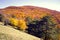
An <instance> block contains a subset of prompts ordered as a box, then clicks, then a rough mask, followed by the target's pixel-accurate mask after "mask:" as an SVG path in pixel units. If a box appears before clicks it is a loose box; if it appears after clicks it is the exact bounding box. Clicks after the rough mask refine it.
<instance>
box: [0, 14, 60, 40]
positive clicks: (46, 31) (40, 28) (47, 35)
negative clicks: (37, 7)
mask: <svg viewBox="0 0 60 40" xmlns="http://www.w3.org/2000/svg"><path fill="white" fill-rule="evenodd" d="M52 19H53V20H52ZM0 21H1V22H4V25H11V26H13V28H16V29H18V30H22V31H25V32H27V33H28V34H31V35H34V36H37V37H39V38H42V39H44V40H59V39H58V38H59V37H58V33H59V31H58V28H57V23H56V22H55V21H54V17H53V16H51V15H46V16H44V17H43V18H40V19H34V20H33V19H32V18H30V17H26V18H25V20H24V19H20V20H18V19H17V18H16V17H15V16H14V15H12V16H11V17H10V18H8V19H7V18H4V15H3V14H0Z"/></svg>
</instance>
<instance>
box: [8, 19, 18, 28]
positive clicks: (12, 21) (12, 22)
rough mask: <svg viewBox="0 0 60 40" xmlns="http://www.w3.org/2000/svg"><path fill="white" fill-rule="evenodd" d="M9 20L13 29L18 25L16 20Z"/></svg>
mask: <svg viewBox="0 0 60 40" xmlns="http://www.w3.org/2000/svg"><path fill="white" fill-rule="evenodd" d="M9 20H10V23H11V24H12V25H14V26H15V27H16V26H17V25H18V20H17V19H16V18H10V19H9Z"/></svg>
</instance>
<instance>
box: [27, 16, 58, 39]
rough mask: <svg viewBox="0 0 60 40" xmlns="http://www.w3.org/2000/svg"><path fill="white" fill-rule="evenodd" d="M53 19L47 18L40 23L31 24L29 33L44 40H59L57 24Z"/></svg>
mask: <svg viewBox="0 0 60 40" xmlns="http://www.w3.org/2000/svg"><path fill="white" fill-rule="evenodd" d="M51 18H52V16H45V17H43V18H42V19H41V20H39V21H38V20H36V21H34V23H35V24H32V23H29V25H27V26H28V29H27V30H28V33H29V34H31V35H34V36H37V37H39V38H43V39H44V40H58V39H57V28H56V23H54V22H53V21H52V20H51ZM32 22H33V21H32Z"/></svg>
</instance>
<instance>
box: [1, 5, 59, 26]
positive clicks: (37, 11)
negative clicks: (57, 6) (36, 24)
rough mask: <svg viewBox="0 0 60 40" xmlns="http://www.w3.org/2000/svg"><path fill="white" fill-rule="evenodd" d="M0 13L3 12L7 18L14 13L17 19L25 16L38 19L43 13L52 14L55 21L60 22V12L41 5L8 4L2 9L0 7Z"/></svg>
mask: <svg viewBox="0 0 60 40" xmlns="http://www.w3.org/2000/svg"><path fill="white" fill-rule="evenodd" d="M0 13H2V14H4V15H5V17H7V18H9V17H10V16H11V15H14V16H16V18H17V19H25V18H26V17H31V18H32V19H34V18H36V19H39V18H42V17H44V16H45V15H52V16H54V17H55V19H56V21H57V22H58V23H60V12H58V11H55V10H50V9H47V8H42V7H35V6H20V7H17V6H9V7H6V8H4V9H0ZM58 25H60V24H58Z"/></svg>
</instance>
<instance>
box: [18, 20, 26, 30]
mask: <svg viewBox="0 0 60 40" xmlns="http://www.w3.org/2000/svg"><path fill="white" fill-rule="evenodd" d="M18 27H19V29H21V30H23V31H25V29H27V26H26V22H25V21H24V20H19V21H18Z"/></svg>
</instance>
